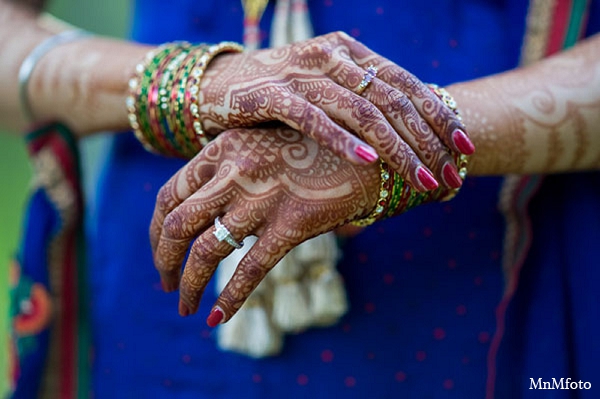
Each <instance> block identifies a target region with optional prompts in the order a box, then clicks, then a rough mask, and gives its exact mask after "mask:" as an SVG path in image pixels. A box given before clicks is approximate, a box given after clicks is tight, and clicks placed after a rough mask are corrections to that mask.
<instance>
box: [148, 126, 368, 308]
mask: <svg viewBox="0 0 600 399" xmlns="http://www.w3.org/2000/svg"><path fill="white" fill-rule="evenodd" d="M378 188H379V166H378V165H376V164H375V165H374V164H369V165H364V166H356V165H352V164H350V163H349V162H347V161H345V160H343V159H341V158H339V157H338V156H336V155H335V154H334V153H333V152H331V151H329V150H328V149H325V148H323V147H321V146H319V145H318V144H317V143H315V142H314V141H313V140H311V139H310V138H308V137H306V136H304V135H302V134H300V133H298V132H296V131H294V130H291V129H289V128H274V129H258V128H257V129H252V130H244V129H234V130H228V131H225V132H223V133H221V134H220V135H219V136H218V137H217V138H216V139H215V140H214V141H213V142H211V143H210V144H209V145H208V146H207V147H206V148H204V150H203V151H202V152H200V154H198V155H197V156H196V157H195V158H194V159H193V160H191V161H190V162H189V163H188V164H187V165H186V166H185V167H184V168H182V169H181V170H180V171H179V172H178V173H177V174H176V175H175V176H173V177H172V178H171V179H170V180H169V181H168V182H167V183H166V184H165V185H164V186H163V187H162V188H161V190H160V192H159V194H158V196H157V203H156V208H155V212H154V215H153V218H152V222H151V227H150V236H151V244H152V250H153V254H154V259H155V264H156V267H157V269H158V271H159V273H160V274H161V279H162V281H163V286H164V287H165V290H167V291H170V290H174V289H176V288H177V287H178V286H180V298H181V304H180V313H182V314H183V315H187V314H190V313H193V312H195V311H196V309H197V307H198V303H199V301H200V299H201V296H202V292H203V291H204V288H205V287H206V284H207V283H208V280H209V279H210V278H211V276H212V274H213V273H214V270H215V268H216V267H217V264H218V262H219V261H220V260H221V259H223V258H224V257H225V256H226V255H227V254H229V253H230V252H231V251H232V250H233V247H232V246H230V245H229V244H227V243H226V242H219V241H217V239H216V238H215V236H214V234H213V232H214V226H213V224H212V223H213V220H214V218H215V217H217V216H220V217H221V223H223V225H225V226H226V227H227V228H228V230H229V231H230V232H231V234H232V235H233V236H234V238H235V240H236V241H241V240H242V239H243V238H244V237H246V236H247V235H257V236H259V239H258V241H257V243H256V244H255V245H254V246H253V248H252V249H251V250H250V251H249V252H248V254H247V255H246V257H245V258H244V259H243V260H242V261H241V263H240V265H239V267H238V269H237V271H236V273H235V274H234V276H233V278H232V280H231V281H230V282H229V284H228V285H227V286H226V287H225V289H224V291H223V293H222V294H221V296H220V297H219V300H218V301H217V305H218V306H219V307H220V308H221V309H223V310H224V312H225V315H226V319H228V318H230V317H231V316H232V315H233V314H234V313H235V311H236V310H237V309H238V308H239V307H240V306H241V304H242V303H243V302H244V301H245V299H246V298H247V296H248V295H249V294H250V293H251V292H252V290H253V289H254V288H255V287H256V285H258V283H259V282H260V280H261V279H262V278H263V277H264V276H265V274H266V273H267V272H268V271H269V270H270V269H271V268H272V267H273V266H274V265H275V264H276V263H277V262H278V261H279V260H280V259H281V258H282V257H283V256H284V255H285V254H286V253H287V252H288V251H289V250H290V249H292V248H293V247H294V246H296V245H298V244H299V243H301V242H303V241H305V240H306V239H308V238H311V237H314V236H316V235H318V234H321V233H324V232H326V231H330V230H332V229H334V228H335V227H338V226H341V225H344V224H346V223H347V222H349V221H351V220H354V219H356V218H360V217H363V216H364V215H366V214H368V213H369V212H370V211H371V210H372V208H373V206H374V204H375V202H376V201H377V198H378ZM194 240H195V241H194ZM192 241H194V242H193V244H192V246H191V249H190V254H189V257H188V260H187V263H186V265H185V268H184V272H183V276H182V277H181V281H179V275H180V268H181V264H182V262H183V260H184V258H185V254H186V252H187V249H188V248H190V244H191V243H192Z"/></svg>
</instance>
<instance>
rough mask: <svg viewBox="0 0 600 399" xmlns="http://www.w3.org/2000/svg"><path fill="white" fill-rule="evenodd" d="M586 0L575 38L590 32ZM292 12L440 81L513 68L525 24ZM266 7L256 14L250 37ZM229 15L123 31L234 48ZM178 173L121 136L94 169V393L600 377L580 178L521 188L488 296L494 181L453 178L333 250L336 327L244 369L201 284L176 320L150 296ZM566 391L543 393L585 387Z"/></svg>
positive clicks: (323, 2) (520, 19)
mask: <svg viewBox="0 0 600 399" xmlns="http://www.w3.org/2000/svg"><path fill="white" fill-rule="evenodd" d="M598 3H599V2H592V4H591V6H590V9H589V12H590V14H589V15H590V20H589V21H590V24H589V28H588V30H589V33H592V32H595V31H597V30H598V27H599V24H600V10H599V8H600V7H599V6H598ZM308 5H309V8H310V12H311V18H312V22H313V26H314V29H315V34H324V33H328V32H331V31H334V30H343V31H345V32H348V33H349V34H351V35H352V36H354V37H356V38H357V39H358V40H360V41H362V42H363V43H365V44H366V45H367V46H369V47H370V48H371V49H373V50H374V51H376V52H378V53H380V54H383V55H385V56H386V57H388V58H390V59H391V60H393V61H395V62H397V63H398V64H399V65H401V66H403V67H404V68H406V69H407V70H409V71H411V72H413V73H414V74H415V75H416V76H418V77H419V78H420V79H422V80H423V81H427V82H436V83H438V84H440V85H444V84H448V83H452V82H457V81H464V80H469V79H474V78H477V77H480V76H486V75H490V74H494V73H497V72H501V71H504V70H507V69H510V68H514V67H516V66H517V65H518V63H519V57H520V48H521V43H522V42H523V37H524V35H525V21H526V15H527V4H526V2H523V1H519V0H495V1H493V0H469V1H467V0H460V1H453V2H449V1H442V0H439V1H427V2H412V1H392V0H387V1H386V0H381V1H375V2H367V3H365V2H362V1H361V2H359V1H357V0H344V1H342V0H319V1H316V0H315V1H309V2H308ZM272 12H273V10H272V4H270V5H269V7H268V8H267V12H266V14H265V16H264V17H263V20H262V28H263V30H265V31H268V29H269V22H270V20H271V16H272ZM242 20H243V11H242V7H241V4H240V2H239V0H220V1H214V0H204V1H192V0H176V1H174V2H169V3H166V2H165V1H164V0H144V1H138V2H137V3H136V7H135V16H134V20H133V28H132V37H133V38H134V39H135V40H138V41H140V42H144V43H155V44H156V43H162V42H165V41H172V40H189V41H198V42H200V41H202V42H219V41H222V40H234V41H241V38H242ZM182 165H183V163H182V162H181V161H177V160H173V159H165V158H162V157H160V156H156V155H152V154H150V153H148V152H146V151H144V150H143V148H142V147H141V145H140V144H139V143H138V142H137V141H136V140H135V139H134V137H133V136H132V135H131V134H122V135H119V136H118V137H116V138H115V139H114V140H113V142H112V146H111V149H110V151H109V154H108V157H107V159H106V162H105V163H104V166H103V169H102V173H101V176H100V179H99V182H98V186H97V190H96V197H95V198H94V203H95V207H94V211H93V212H88V214H87V217H88V224H87V229H86V234H87V243H88V251H87V254H88V257H87V261H88V262H87V266H88V267H87V275H88V277H89V279H88V281H87V289H86V290H87V292H88V293H89V296H90V303H89V306H90V308H89V309H90V312H89V316H90V323H91V331H92V337H91V343H92V352H93V362H92V363H91V369H90V370H91V388H90V389H91V391H92V392H93V396H94V397H95V398H96V399H102V398H111V399H112V398H221V397H222V398H229V397H232V398H233V397H243V398H269V397H274V398H280V397H286V398H290V399H291V398H306V397H315V398H321V397H323V398H326V397H344V398H367V397H369V398H397V397H411V398H412V397H416V398H437V397H444V398H481V397H485V396H486V395H487V397H489V398H492V397H497V398H529V397H538V396H540V395H539V393H538V392H537V391H534V390H529V387H530V378H535V379H536V380H537V379H538V378H542V379H543V380H550V379H551V378H553V377H554V378H561V377H565V378H566V377H571V378H572V379H573V380H579V379H582V380H584V381H590V382H591V383H592V385H593V384H594V383H597V382H600V379H599V378H598V375H597V374H595V375H594V374H592V373H593V371H592V370H594V366H593V365H592V361H593V359H594V358H597V357H598V355H600V346H599V344H598V343H596V342H595V341H594V331H595V330H597V329H598V327H599V325H600V323H599V321H600V320H599V318H598V310H597V309H596V305H597V304H598V299H599V298H598V294H597V293H596V292H597V291H595V290H594V285H595V284H596V283H597V282H600V270H599V269H598V268H597V267H595V264H596V259H599V258H600V257H599V256H598V255H600V254H599V251H600V250H599V249H598V247H597V246H596V247H595V246H594V244H596V243H598V242H600V240H599V239H600V206H599V205H598V204H600V188H599V187H600V185H599V184H598V183H599V181H598V179H599V176H598V174H597V173H582V174H578V175H560V176H552V177H548V178H546V179H545V180H544V181H543V183H542V184H541V187H539V188H538V191H537V194H536V195H535V196H534V198H533V200H532V203H531V207H530V209H531V210H532V212H531V223H532V230H531V233H532V237H533V239H532V240H533V241H531V245H530V250H529V251H528V252H527V253H526V258H525V260H524V262H523V265H522V270H520V272H518V273H517V274H516V276H518V277H519V281H518V285H517V287H518V288H517V290H516V291H515V292H514V295H512V296H511V297H510V298H509V299H510V300H508V301H504V302H503V298H504V299H506V295H505V292H506V291H505V288H506V285H505V282H506V280H505V278H506V274H505V273H504V272H503V270H502V258H503V240H504V223H505V222H504V218H503V215H502V214H501V212H500V211H499V210H498V195H499V192H500V189H501V185H502V179H501V178H499V177H491V178H473V177H470V178H468V179H467V181H466V183H465V185H464V188H463V189H462V190H461V193H460V195H459V196H458V197H457V198H456V199H454V200H453V201H451V202H449V203H444V204H430V205H427V206H424V207H422V208H417V209H415V210H412V211H411V212H409V213H407V214H405V215H402V216H400V217H397V218H395V219H390V220H386V221H383V222H381V223H378V224H376V225H373V226H371V227H369V228H367V229H365V230H364V231H363V232H361V233H360V234H359V235H357V236H356V237H354V238H351V239H349V240H347V241H346V242H345V244H344V247H343V251H344V252H343V253H344V255H343V258H342V260H341V262H340V264H339V270H340V272H341V273H342V275H343V276H344V280H345V282H346V288H347V291H348V295H349V300H350V305H351V310H350V312H349V313H348V314H347V315H346V316H345V317H344V318H343V320H342V322H341V323H340V324H339V325H337V326H334V327H331V328H323V329H313V330H309V331H306V332H304V333H302V334H298V335H295V336H288V337H287V338H286V342H285V346H284V350H283V353H282V354H281V355H280V356H277V357H273V358H267V359H262V360H253V359H249V358H246V357H243V356H240V355H237V354H233V353H226V352H222V351H220V350H219V349H218V348H217V347H216V343H215V332H214V331H212V330H210V329H209V328H208V327H207V326H206V324H205V316H206V315H207V314H208V312H209V310H210V307H211V306H212V304H213V301H214V300H215V294H214V288H213V286H212V284H211V286H210V287H209V288H208V289H207V290H206V294H205V297H204V298H203V300H202V303H201V306H200V309H199V311H198V315H196V316H193V317H188V318H185V319H184V318H180V317H179V316H178V314H177V302H178V296H177V294H165V293H163V292H162V290H161V288H160V281H159V277H158V274H157V273H156V271H155V270H154V267H153V265H152V258H151V252H150V246H149V242H148V234H147V231H148V226H149V222H150V218H151V215H152V211H153V206H154V200H155V197H156V194H157V191H158V190H159V188H160V187H161V185H162V184H164V182H166V181H167V179H168V178H169V177H170V176H171V175H172V174H173V173H175V172H176V171H177V170H178V169H179V168H180V167H181V166H182ZM549 215H551V217H549ZM513 277H514V276H513ZM499 304H502V306H503V307H502V308H501V307H499ZM500 310H502V312H500ZM499 312H500V313H501V315H500V316H501V317H499ZM573 392H574V391H553V393H554V394H555V396H553V397H556V398H569V397H572V395H576V396H573V397H581V398H591V397H592V395H593V394H592V392H593V391H577V392H576V394H573ZM16 397H27V396H18V395H17V396H16Z"/></svg>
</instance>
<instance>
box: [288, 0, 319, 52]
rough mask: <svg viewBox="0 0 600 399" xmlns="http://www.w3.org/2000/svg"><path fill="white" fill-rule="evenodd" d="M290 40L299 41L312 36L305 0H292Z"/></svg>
mask: <svg viewBox="0 0 600 399" xmlns="http://www.w3.org/2000/svg"><path fill="white" fill-rule="evenodd" d="M289 29H290V31H291V32H290V35H291V37H290V39H291V40H290V42H291V43H293V42H301V41H302V40H306V39H310V38H311V37H313V36H314V32H313V28H312V23H311V22H310V16H309V14H308V6H307V5H306V0H292V12H291V24H290V27H289Z"/></svg>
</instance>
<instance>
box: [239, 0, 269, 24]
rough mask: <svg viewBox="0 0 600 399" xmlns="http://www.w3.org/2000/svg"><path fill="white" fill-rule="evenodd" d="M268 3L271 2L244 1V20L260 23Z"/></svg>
mask: <svg viewBox="0 0 600 399" xmlns="http://www.w3.org/2000/svg"><path fill="white" fill-rule="evenodd" d="M268 3H269V0H242V7H243V8H244V19H245V20H254V21H260V19H261V18H262V16H263V14H264V12H265V8H267V4H268Z"/></svg>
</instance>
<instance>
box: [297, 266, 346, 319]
mask: <svg viewBox="0 0 600 399" xmlns="http://www.w3.org/2000/svg"><path fill="white" fill-rule="evenodd" d="M305 284H306V286H307V287H308V293H309V298H310V305H311V314H312V323H313V325H315V326H319V327H328V326H331V325H334V324H336V323H337V322H338V321H339V319H340V318H341V317H342V316H343V315H345V314H346V312H347V311H348V298H347V296H346V289H345V287H344V282H343V280H342V276H340V274H339V273H338V271H337V270H336V269H335V264H327V263H320V264H315V265H313V266H312V267H311V268H310V271H309V273H308V275H307V278H306V280H305Z"/></svg>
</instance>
